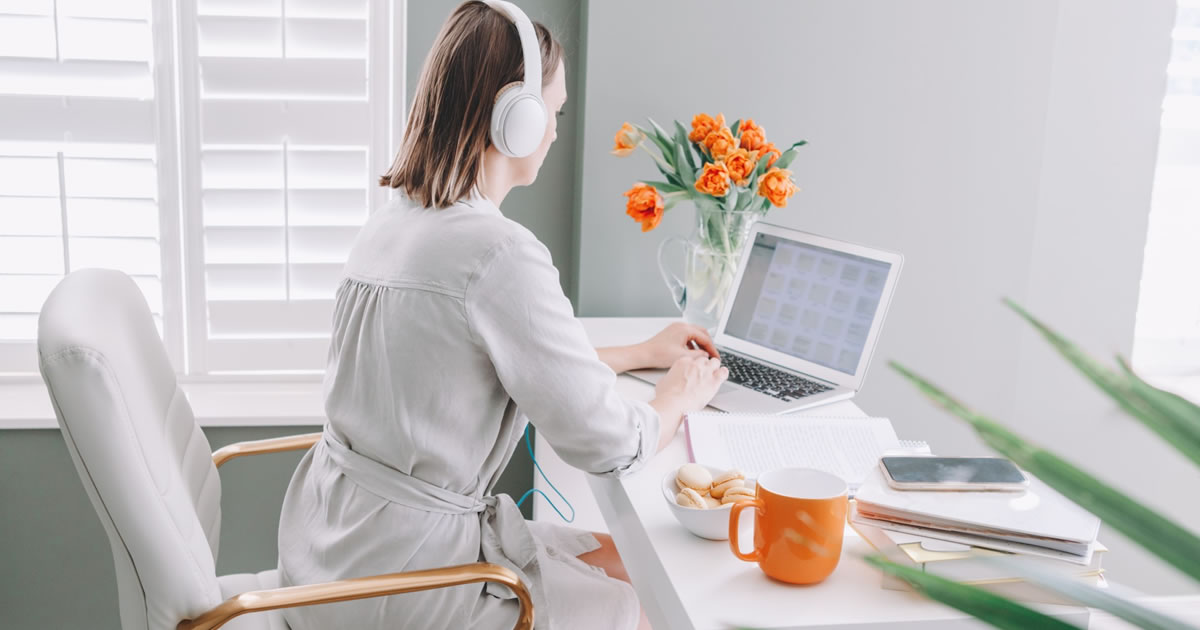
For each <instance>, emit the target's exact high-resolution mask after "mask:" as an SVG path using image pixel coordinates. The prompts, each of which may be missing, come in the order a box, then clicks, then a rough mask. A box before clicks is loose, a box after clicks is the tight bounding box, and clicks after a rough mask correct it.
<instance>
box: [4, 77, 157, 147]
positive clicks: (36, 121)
mask: <svg viewBox="0 0 1200 630" xmlns="http://www.w3.org/2000/svg"><path fill="white" fill-rule="evenodd" d="M3 89H4V88H3V86H0V91H3ZM154 116H155V114H154V101H151V100H144V101H139V100H124V99H111V98H89V97H82V96H73V97H68V98H63V97H57V96H38V95H32V96H31V95H0V138H3V139H4V140H17V141H55V142H61V141H63V140H65V139H66V138H70V139H71V141H72V142H75V143H111V142H121V143H139V144H146V145H149V146H150V147H151V149H153V144H154V139H155V130H154ZM15 121H20V124H13V123H14V122H15Z"/></svg>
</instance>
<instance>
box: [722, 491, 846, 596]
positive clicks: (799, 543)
mask: <svg viewBox="0 0 1200 630" xmlns="http://www.w3.org/2000/svg"><path fill="white" fill-rule="evenodd" d="M757 486H758V487H757V489H756V490H755V498H754V499H752V500H746V501H739V502H737V503H734V504H733V509H732V510H730V511H729V546H730V547H731V548H732V549H733V555H735V556H737V557H738V558H739V559H741V560H745V561H746V562H757V563H758V566H759V568H761V569H762V571H763V573H766V574H767V575H768V576H770V577H773V578H775V579H776V580H780V581H783V582H790V583H792V584H814V583H816V582H820V581H821V580H824V579H825V578H827V577H829V574H830V573H833V570H834V569H835V568H837V564H838V560H839V559H840V558H841V556H842V535H843V533H844V532H845V529H846V495H847V488H846V482H845V481H842V479H841V477H838V476H836V475H831V474H829V473H827V472H822V471H820V470H813V469H811V468H780V469H779V470H772V471H770V472H767V473H763V474H762V475H761V476H759V478H758V482H757ZM748 507H753V508H754V517H755V518H754V551H752V552H751V553H742V550H741V549H740V548H739V546H738V518H739V517H740V516H741V513H742V510H744V509H746V508H748Z"/></svg>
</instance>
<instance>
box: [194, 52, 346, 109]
mask: <svg viewBox="0 0 1200 630" xmlns="http://www.w3.org/2000/svg"><path fill="white" fill-rule="evenodd" d="M200 75H201V81H200V83H201V88H202V91H203V96H204V98H246V97H250V96H253V97H255V98H271V99H296V100H365V99H366V97H367V78H366V77H367V72H366V62H365V61H362V60H356V59H228V58H208V59H201V60H200Z"/></svg>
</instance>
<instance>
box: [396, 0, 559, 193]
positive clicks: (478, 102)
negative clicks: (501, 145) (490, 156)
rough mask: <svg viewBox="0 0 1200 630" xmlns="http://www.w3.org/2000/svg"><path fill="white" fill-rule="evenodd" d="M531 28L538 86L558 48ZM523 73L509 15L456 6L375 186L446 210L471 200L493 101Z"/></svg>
mask: <svg viewBox="0 0 1200 630" xmlns="http://www.w3.org/2000/svg"><path fill="white" fill-rule="evenodd" d="M533 27H534V30H535V31H536V32H537V36H538V42H539V44H540V48H541V51H542V84H543V85H545V84H546V83H547V82H549V80H550V78H551V77H552V76H553V75H554V72H555V70H557V69H558V63H559V60H560V59H562V56H563V52H562V45H561V44H559V43H558V42H557V41H556V40H555V39H554V37H553V36H552V35H551V34H550V31H549V30H548V29H547V28H546V27H545V26H543V25H542V24H541V23H540V22H534V23H533ZM524 73H525V64H524V62H523V61H522V54H521V38H520V36H519V35H517V26H516V25H515V24H513V23H512V21H511V20H509V19H508V16H507V15H504V14H501V13H500V12H499V11H497V10H495V9H493V8H492V7H490V6H488V5H487V4H485V3H483V2H479V1H478V0H470V1H468V2H464V3H462V4H461V5H459V7H458V8H457V9H455V10H454V13H452V14H451V15H450V17H449V19H447V20H446V23H445V24H444V25H443V26H442V30H441V32H440V33H438V36H437V39H436V40H435V42H434V44H433V49H432V50H430V51H429V56H428V57H426V58H425V66H424V68H422V69H421V78H420V80H419V81H418V82H417V90H416V95H415V96H414V98H413V104H412V109H411V110H410V111H409V115H408V124H407V125H406V126H405V129H404V141H403V142H402V143H401V146H400V151H399V153H397V154H396V160H395V161H394V162H392V166H391V168H389V169H388V171H387V173H385V174H384V175H383V177H381V178H379V185H380V186H391V187H392V188H402V189H403V190H404V192H405V194H407V195H408V197H409V198H410V199H412V200H413V201H415V202H417V203H420V204H421V205H423V206H425V207H436V208H445V207H447V206H449V205H451V204H454V203H456V202H458V201H459V200H461V199H463V198H465V197H467V196H468V195H470V194H471V192H472V191H473V190H474V189H475V187H476V185H477V184H478V183H479V179H480V175H481V171H482V168H483V152H484V150H485V149H487V148H488V147H489V146H491V144H492V139H491V131H490V128H491V121H492V106H493V105H494V104H495V100H496V95H497V94H498V93H499V92H500V89H501V88H503V87H504V86H506V85H508V84H509V83H512V82H514V81H520V80H521V79H522V78H524ZM547 113H548V114H549V115H553V113H551V112H547Z"/></svg>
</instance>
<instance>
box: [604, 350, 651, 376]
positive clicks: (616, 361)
mask: <svg viewBox="0 0 1200 630" xmlns="http://www.w3.org/2000/svg"><path fill="white" fill-rule="evenodd" d="M596 354H597V356H599V357H600V360H601V361H603V362H604V363H605V364H606V365H608V367H610V368H612V371H613V372H616V373H617V374H620V373H622V372H628V371H629V370H636V369H639V368H644V367H646V366H647V365H649V364H650V362H649V358H648V354H647V348H646V344H645V343H635V344H633V345H630V346H610V347H607V348H596Z"/></svg>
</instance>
